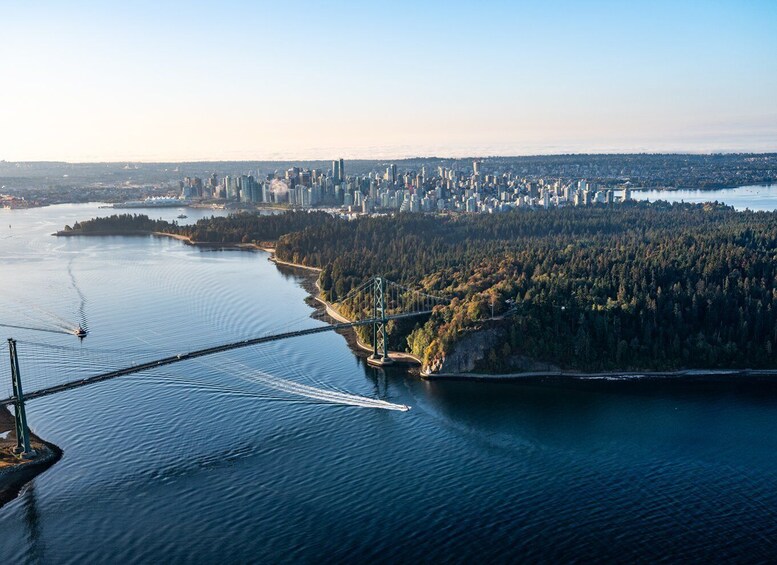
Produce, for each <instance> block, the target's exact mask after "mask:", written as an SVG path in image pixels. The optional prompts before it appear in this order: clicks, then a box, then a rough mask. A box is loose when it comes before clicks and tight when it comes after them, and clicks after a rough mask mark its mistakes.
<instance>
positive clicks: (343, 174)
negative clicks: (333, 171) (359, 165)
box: [340, 159, 345, 182]
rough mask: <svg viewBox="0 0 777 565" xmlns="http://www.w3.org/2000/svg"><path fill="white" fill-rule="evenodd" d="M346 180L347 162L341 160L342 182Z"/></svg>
mask: <svg viewBox="0 0 777 565" xmlns="http://www.w3.org/2000/svg"><path fill="white" fill-rule="evenodd" d="M344 180H345V161H343V160H342V159H340V182H343V181H344Z"/></svg>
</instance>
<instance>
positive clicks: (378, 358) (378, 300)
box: [367, 277, 394, 367]
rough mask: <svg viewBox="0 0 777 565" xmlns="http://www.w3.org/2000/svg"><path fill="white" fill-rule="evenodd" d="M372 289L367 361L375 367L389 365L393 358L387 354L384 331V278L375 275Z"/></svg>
mask: <svg viewBox="0 0 777 565" xmlns="http://www.w3.org/2000/svg"><path fill="white" fill-rule="evenodd" d="M374 281H375V282H374V283H373V290H372V318H373V320H376V321H375V322H373V324H372V355H370V356H369V357H368V358H367V363H368V364H370V365H374V366H376V367H384V366H386V365H391V364H393V363H394V360H393V359H391V357H389V354H388V335H387V333H386V324H387V323H388V320H387V319H386V279H384V278H383V277H375V278H374Z"/></svg>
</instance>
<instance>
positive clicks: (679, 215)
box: [60, 202, 777, 373]
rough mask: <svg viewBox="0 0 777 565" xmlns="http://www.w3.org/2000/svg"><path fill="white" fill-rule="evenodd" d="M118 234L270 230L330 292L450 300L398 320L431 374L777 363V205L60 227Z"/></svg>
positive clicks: (282, 250)
mask: <svg viewBox="0 0 777 565" xmlns="http://www.w3.org/2000/svg"><path fill="white" fill-rule="evenodd" d="M110 232H116V233H130V232H136V233H141V232H147V233H151V232H163V233H169V234H174V235H178V236H184V237H187V238H189V239H190V240H191V241H192V242H195V243H197V242H207V243H211V244H213V243H222V244H236V243H243V244H245V243H252V242H254V243H258V242H268V241H274V242H275V249H276V256H277V258H278V259H280V260H282V261H288V262H293V263H298V264H301V265H306V266H312V267H319V268H321V269H322V271H321V273H320V277H319V285H320V287H321V289H322V293H323V298H325V299H326V300H329V301H331V302H337V301H338V300H340V299H341V298H343V297H344V296H345V295H346V294H347V293H348V292H349V291H350V290H351V289H352V288H355V287H357V286H359V285H360V284H361V283H362V282H363V281H364V280H365V279H367V278H369V277H370V276H372V275H374V274H382V275H384V276H386V277H388V278H389V279H391V280H393V281H396V282H399V283H401V284H404V285H406V286H412V287H414V288H418V289H420V290H424V291H427V292H430V293H432V294H435V295H441V296H446V297H448V298H449V299H450V303H449V304H447V305H444V306H437V307H436V308H435V310H434V312H433V313H432V314H431V315H430V316H429V317H428V318H427V319H425V320H424V319H422V320H413V321H403V322H402V323H391V324H390V328H389V329H390V345H391V347H392V348H393V349H397V350H407V351H410V352H412V353H414V354H415V355H417V356H419V357H420V358H421V359H422V360H423V363H424V365H425V368H426V369H427V370H430V371H442V372H462V371H477V372H486V373H488V372H493V373H505V372H520V371H535V370H539V369H563V370H578V371H635V370H636V371H671V370H678V369H687V368H693V369H741V368H753V369H767V368H775V367H777V362H776V358H775V349H777V324H775V322H776V321H777V320H775V308H776V307H777V213H774V212H749V211H745V212H737V211H735V210H734V209H732V208H730V207H727V206H723V205H718V204H704V205H692V204H672V205H670V204H666V203H662V202H658V203H653V204H650V203H646V202H634V203H628V204H625V205H622V206H618V207H606V206H601V207H590V208H561V209H550V210H529V209H523V210H516V211H514V212H510V213H504V214H496V215H479V214H478V215H450V216H432V215H421V214H399V215H395V216H373V217H366V216H365V217H360V218H357V219H354V220H345V219H341V218H338V217H335V216H332V215H330V214H327V213H324V212H287V213H285V214H279V215H272V216H263V215H257V214H239V215H234V216H229V217H226V218H211V219H205V220H200V221H199V222H197V223H196V224H194V225H192V226H177V225H175V224H172V223H167V222H161V221H154V220H149V219H148V218H147V217H146V216H138V215H129V214H125V215H120V216H112V217H110V218H103V219H95V220H88V221H84V222H81V223H80V224H77V225H76V226H73V227H72V228H66V230H65V231H64V232H60V233H63V234H64V233H68V234H76V233H81V234H89V233H95V234H97V233H110ZM346 306H347V305H346ZM368 333H369V332H364V335H361V336H360V337H361V338H362V339H363V340H365V341H369V339H370V337H371V336H370V335H368Z"/></svg>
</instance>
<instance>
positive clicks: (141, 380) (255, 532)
mask: <svg viewBox="0 0 777 565" xmlns="http://www.w3.org/2000/svg"><path fill="white" fill-rule="evenodd" d="M109 212H110V211H105V210H99V209H98V208H97V207H96V206H94V205H72V206H54V207H49V208H42V209H35V210H28V211H12V212H4V213H3V214H4V215H2V216H1V217H0V218H2V222H0V265H2V271H1V272H2V275H3V276H2V277H0V323H10V324H16V325H28V326H30V327H39V328H41V329H56V328H58V327H60V326H61V325H67V324H65V323H64V322H67V323H68V324H70V325H74V324H76V323H78V322H83V323H84V324H86V325H88V327H89V329H90V335H89V336H88V337H87V338H86V339H85V340H84V341H83V343H80V342H79V341H78V340H77V338H76V337H75V336H73V335H66V334H65V333H48V332H39V331H32V330H11V329H8V328H0V329H5V330H6V332H5V333H6V334H7V335H9V336H11V335H12V336H14V337H16V338H17V339H18V340H19V350H20V355H21V359H20V362H21V368H22V373H23V376H24V379H25V383H26V387H27V389H28V390H32V389H34V388H36V387H37V386H45V385H47V384H51V383H55V382H61V381H62V380H70V379H71V378H73V375H79V376H81V375H84V376H85V375H89V374H94V373H95V372H97V371H100V370H106V369H110V368H114V367H117V366H120V365H123V364H131V363H132V362H138V361H142V360H145V359H149V358H153V357H154V356H159V355H169V354H174V353H176V352H185V351H189V350H192V349H196V348H198V347H203V346H207V345H214V344H218V343H222V342H226V341H232V340H236V339H245V338H246V337H252V336H255V335H261V334H263V333H269V332H274V331H276V330H279V329H291V328H302V327H312V326H315V325H319V324H322V323H323V322H321V321H318V320H316V319H314V318H311V317H310V315H311V313H312V312H313V310H312V309H311V308H310V307H309V306H307V305H306V303H305V301H304V299H305V297H306V293H305V291H304V290H303V289H302V288H301V287H300V285H299V283H300V282H301V280H300V278H299V275H297V274H293V272H290V271H280V270H279V269H278V268H277V267H276V266H275V265H273V264H272V263H270V262H268V261H267V255H266V254H265V253H262V252H240V251H212V250H211V251H204V250H199V249H196V248H192V247H190V246H186V245H183V244H182V243H180V242H178V241H175V240H170V239H158V238H152V237H140V238H128V237H112V238H99V239H96V238H54V237H51V236H50V235H48V234H50V233H51V232H53V231H54V230H55V229H56V228H58V227H60V226H61V225H63V224H65V223H68V224H72V223H73V222H74V221H75V220H77V219H83V218H88V217H92V216H94V215H95V214H97V213H109ZM178 213H179V212H178V211H176V210H171V211H169V212H161V211H160V215H161V216H163V217H165V216H164V214H171V215H172V216H171V217H174V216H175V215H177V214H178ZM209 213H210V212H208V214H209ZM189 216H190V217H191V216H192V213H189ZM191 219H194V218H191ZM8 224H11V228H8V227H7V225H8ZM6 230H7V231H6ZM7 372H8V370H7V366H6V363H5V362H3V361H2V357H0V394H2V393H3V392H5V389H7V388H9V387H8V385H7V384H6V383H7V382H8V379H7ZM277 381H289V382H294V383H301V384H303V385H305V386H309V387H312V388H315V389H317V390H320V391H322V394H323V395H324V396H326V395H327V394H328V393H339V392H348V393H351V394H354V395H360V396H363V397H367V398H377V399H382V400H385V401H388V402H391V403H396V404H406V405H409V406H411V407H412V409H411V410H410V411H408V412H397V411H390V410H381V409H374V408H363V407H358V406H353V405H342V404H336V403H332V402H327V401H324V400H321V399H313V398H309V397H305V396H299V395H295V394H290V393H288V392H284V391H283V390H281V389H279V388H277V387H275V388H273V387H272V386H268V383H273V382H277ZM4 387H5V389H4ZM4 396H5V395H4ZM28 411H29V420H30V423H31V425H32V427H33V429H34V430H35V431H36V432H37V433H38V434H39V435H41V436H42V437H44V438H46V439H48V440H50V441H52V442H54V443H56V444H57V445H59V446H60V447H62V448H63V450H64V457H63V459H62V460H61V461H60V462H59V463H57V464H56V465H55V466H54V467H52V468H51V469H50V470H48V471H47V472H46V473H44V474H43V475H41V476H39V477H38V478H36V479H35V480H34V481H33V482H32V483H31V484H30V485H29V487H28V488H26V489H25V490H24V492H23V493H22V495H21V496H20V497H19V498H17V499H16V500H14V501H13V502H11V503H9V504H7V505H6V506H4V507H3V508H2V509H0V559H1V560H2V562H3V563H6V562H7V563H24V562H43V563H54V562H56V563H59V562H69V563H84V562H88V563H95V562H111V563H124V562H148V563H158V562H160V561H163V562H170V563H177V562H194V563H204V562H216V561H218V562H295V563H296V562H322V561H333V562H337V561H347V562H365V561H377V562H400V561H402V562H405V561H411V560H422V559H423V560H425V561H443V560H444V561H478V562H488V561H507V560H510V561H518V560H520V561H537V560H578V561H588V560H590V559H593V558H598V559H608V560H610V559H612V560H618V561H635V560H639V561H653V560H657V559H665V560H670V559H671V560H673V561H680V560H693V561H712V560H715V561H719V560H722V559H738V560H747V561H767V560H770V559H773V556H774V555H775V554H777V553H776V552H777V547H776V546H777V543H775V541H774V540H775V534H777V489H775V488H774V485H775V484H777V385H775V384H773V383H772V382H770V381H762V382H758V381H741V380H740V381H736V382H730V381H729V382H726V381H723V382H720V381H718V382H715V381H707V380H699V381H694V382H677V381H675V382H666V381H663V382H655V381H640V382H636V383H634V382H623V381H615V380H586V381H576V382H568V381H565V382H558V381H555V382H554V381H541V382H526V383H515V384H494V383H489V384H481V383H464V382H439V381H437V382H424V381H421V380H420V379H418V378H417V377H415V376H413V375H410V374H407V373H405V372H403V371H400V370H391V371H387V372H385V373H384V372H381V371H377V370H375V369H372V368H369V367H367V366H366V365H365V363H364V362H363V360H362V359H361V358H360V357H358V356H355V355H354V354H353V352H352V351H351V350H350V349H349V348H348V346H347V344H346V342H345V339H344V338H343V337H342V336H340V335H338V334H335V333H322V334H317V335H313V336H307V337H301V338H296V339H290V340H286V341H280V342H274V343H268V344H265V345H262V346H257V347H252V348H248V349H243V350H236V351H231V352H228V353H225V354H220V355H218V356H213V357H210V358H204V359H200V360H196V361H187V362H183V363H179V364H177V365H172V366H168V367H165V368H163V369H160V370H156V371H148V372H145V373H141V374H139V375H136V376H132V377H126V378H120V379H117V380H114V381H110V382H105V383H101V384H97V385H93V386H90V387H87V388H84V389H78V390H73V391H70V392H67V393H62V394H57V395H54V396H51V397H47V398H43V399H39V400H34V401H31V402H30V403H29V406H28ZM2 431H4V430H0V432H2Z"/></svg>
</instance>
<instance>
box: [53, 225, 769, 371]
mask: <svg viewBox="0 0 777 565" xmlns="http://www.w3.org/2000/svg"><path fill="white" fill-rule="evenodd" d="M52 235H56V236H60V235H63V236H68V237H70V236H82V235H85V236H125V235H126V236H132V235H135V236H149V235H151V236H156V237H171V238H173V239H177V240H179V241H182V242H183V243H185V244H187V245H191V246H195V247H196V246H203V247H216V248H227V249H244V250H259V251H264V252H266V253H269V254H270V257H268V261H271V262H273V263H275V264H276V265H278V266H283V267H288V268H292V269H303V270H306V271H309V272H310V273H313V272H316V273H318V272H321V270H322V269H321V268H319V267H310V266H307V265H300V264H298V263H292V262H289V261H282V260H280V259H278V258H277V257H276V256H275V248H273V247H270V246H268V245H260V244H256V243H211V242H197V241H192V240H191V239H190V238H189V237H187V236H184V235H180V234H173V233H166V232H150V231H132V232H87V233H83V232H78V231H70V232H63V231H60V232H56V233H54V234H52ZM303 288H304V289H305V290H306V291H307V292H308V294H309V296H310V298H311V300H313V301H315V302H317V303H319V304H320V305H321V308H322V311H323V313H324V314H326V316H328V317H329V318H331V319H333V320H336V321H339V322H346V323H347V322H350V321H351V320H349V319H347V318H346V317H344V316H342V315H341V314H339V313H338V312H337V311H336V310H335V309H334V307H333V306H332V304H330V303H328V302H326V301H325V300H323V299H322V298H321V297H320V296H319V295H318V294H319V293H320V289H319V287H318V282H317V281H315V282H313V286H312V288H307V287H305V286H304V285H303ZM335 314H336V315H335ZM338 333H339V332H338ZM348 333H349V334H351V335H350V336H346V339H348V341H349V345H351V346H352V349H354V350H355V352H356V353H358V352H359V350H361V351H362V352H367V351H369V352H371V351H372V348H371V347H369V346H367V345H366V344H364V343H362V342H360V341H359V339H358V338H357V337H356V333H355V332H353V331H352V330H351V331H350V332H348ZM341 335H343V334H341ZM351 342H352V343H351ZM389 357H390V358H392V359H393V360H394V361H395V362H397V363H398V364H412V365H422V362H421V360H420V359H418V358H417V357H415V356H414V355H412V354H410V353H406V352H401V351H391V352H389ZM419 374H420V376H421V378H422V379H424V380H427V381H433V380H438V381H442V380H451V381H453V380H456V381H480V382H510V381H520V380H529V379H552V378H559V379H569V380H573V379H578V380H584V379H612V380H621V381H623V380H629V379H688V378H704V377H706V378H709V377H732V376H733V377H740V378H741V377H753V378H767V377H777V369H678V370H676V371H648V370H646V371H635V370H624V371H602V372H585V371H573V370H570V371H534V372H523V373H501V374H497V373H473V372H467V373H428V372H424V371H419Z"/></svg>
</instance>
